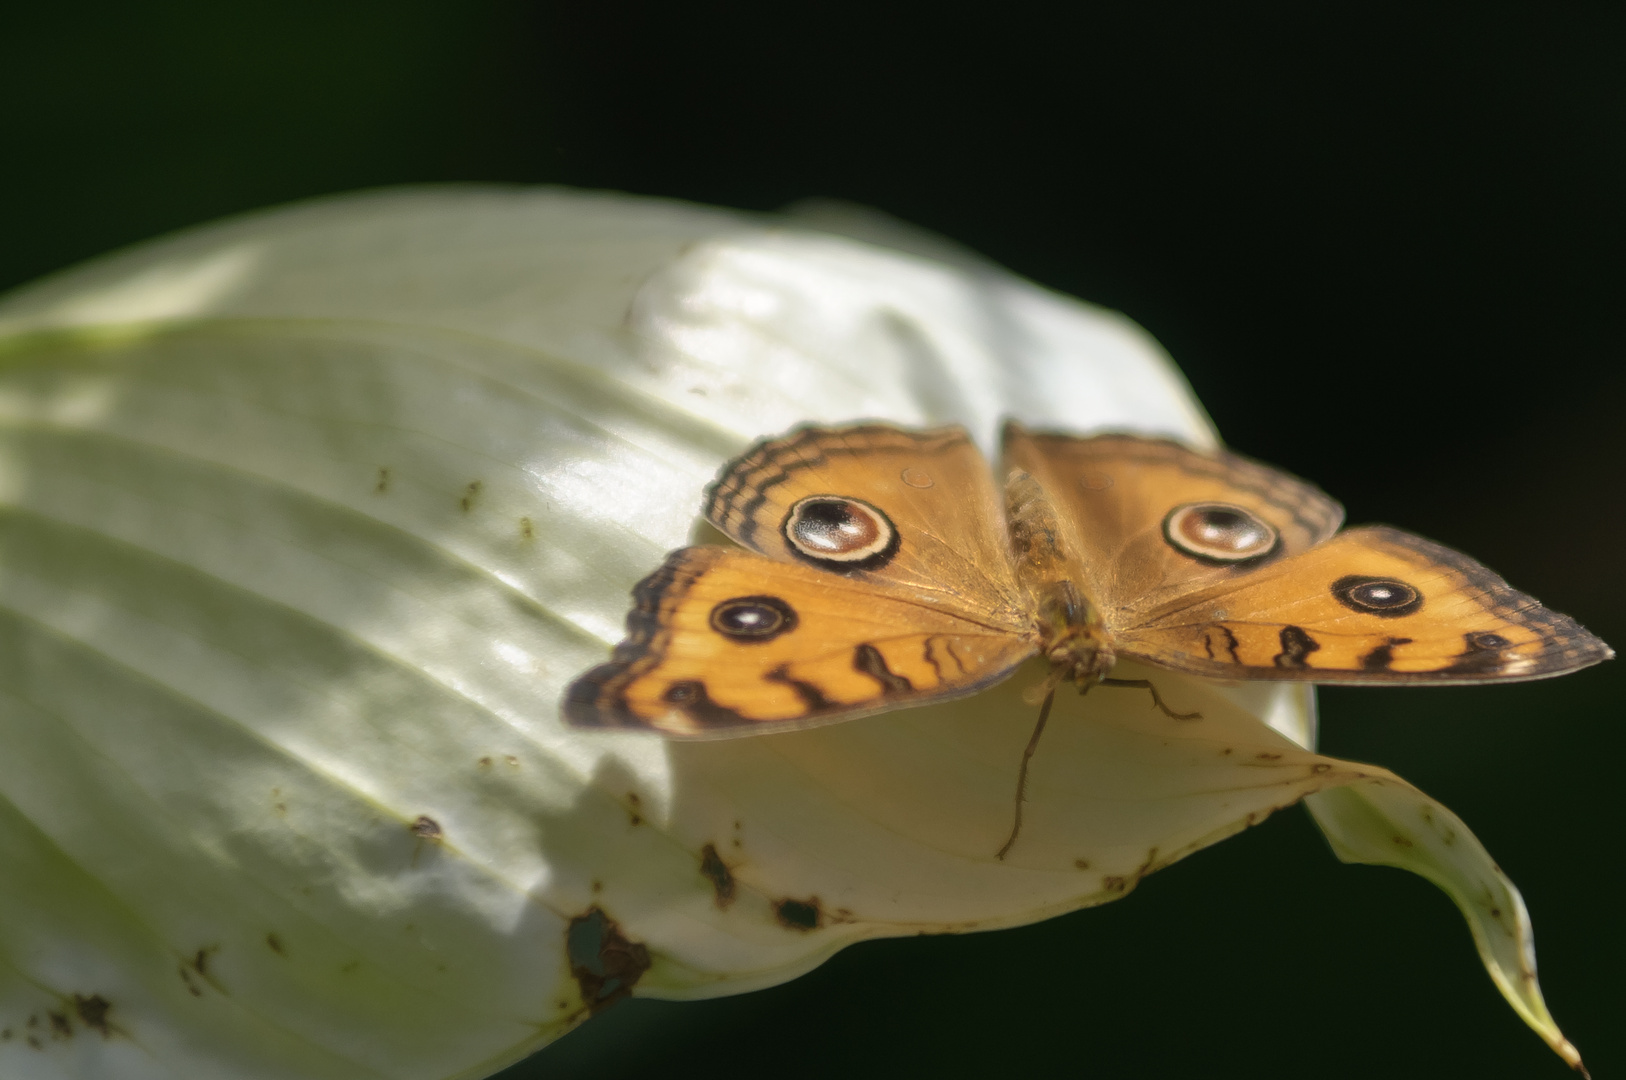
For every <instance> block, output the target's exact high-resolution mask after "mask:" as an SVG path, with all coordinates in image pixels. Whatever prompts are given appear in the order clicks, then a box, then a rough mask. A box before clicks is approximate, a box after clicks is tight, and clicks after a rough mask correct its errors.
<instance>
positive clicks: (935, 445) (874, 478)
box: [705, 424, 1031, 631]
mask: <svg viewBox="0 0 1626 1080" xmlns="http://www.w3.org/2000/svg"><path fill="white" fill-rule="evenodd" d="M819 496H832V497H839V498H848V499H855V500H862V503H863V504H864V506H863V507H860V508H859V510H860V512H867V511H866V510H865V507H867V508H868V510H877V511H879V512H880V513H881V515H882V519H881V523H882V525H883V527H884V526H891V527H893V528H895V529H896V542H895V544H894V545H893V547H892V549H891V550H886V549H885V548H884V547H883V548H882V549H880V550H879V551H877V552H876V553H875V557H872V558H868V559H865V560H858V561H854V562H850V563H839V562H833V561H826V560H822V559H819V558H817V557H812V558H810V557H809V556H808V554H807V553H806V552H804V551H802V550H799V549H798V548H797V547H796V545H795V544H794V543H793V542H792V536H791V534H790V532H789V531H788V530H789V529H790V527H791V520H792V513H793V510H794V508H795V507H796V506H797V505H798V504H799V503H802V501H803V500H808V499H815V498H817V497H819ZM804 505H805V504H804ZM705 514H706V518H707V520H709V521H710V522H711V523H712V524H713V525H715V526H717V528H718V529H720V530H722V532H724V533H725V534H727V535H728V536H730V537H732V538H733V539H734V540H736V541H738V542H739V543H740V544H743V545H744V546H745V547H748V548H750V549H752V550H753V551H758V552H760V553H762V554H763V555H766V556H767V557H768V558H770V559H774V560H777V561H781V562H796V563H802V564H804V565H813V566H816V567H818V568H819V569H823V570H826V571H833V572H836V573H841V574H843V575H844V576H846V577H849V578H850V579H852V580H854V581H871V582H875V583H877V584H892V585H899V586H905V587H907V588H909V589H911V590H912V591H914V592H915V593H916V594H917V595H918V596H919V597H920V598H921V599H922V600H924V601H927V602H938V603H943V604H946V605H949V606H952V607H955V608H956V609H958V610H961V611H966V612H972V613H976V614H977V616H978V617H980V618H985V619H987V620H990V621H993V622H996V623H1001V624H1004V625H1007V626H1010V627H1011V628H1012V629H1013V631H1016V630H1021V629H1025V628H1026V626H1027V625H1028V624H1029V622H1030V621H1031V620H1030V619H1029V618H1028V616H1027V613H1026V611H1025V609H1024V604H1023V601H1022V600H1021V598H1020V594H1019V593H1018V591H1017V588H1016V584H1015V580H1014V577H1013V574H1012V570H1011V565H1010V555H1009V550H1008V541H1007V539H1006V533H1005V524H1004V518H1003V513H1002V508H1001V503H1000V494H999V491H998V489H997V488H996V487H995V485H994V482H993V476H992V474H991V473H990V471H989V468H988V463H987V461H986V460H985V459H984V458H983V456H982V454H981V452H979V451H978V450H977V447H976V445H975V444H974V443H973V442H972V441H971V439H970V437H969V436H968V435H967V434H966V432H965V430H964V429H963V428H959V427H948V428H937V429H934V430H929V431H905V430H901V429H899V428H895V427H890V426H886V425H881V424H865V425H855V426H851V427H840V428H819V427H809V428H803V429H800V430H797V431H793V432H792V433H790V434H789V435H787V436H784V437H783V438H777V439H769V440H766V441H764V442H762V443H759V444H757V445H756V446H755V447H753V448H752V449H751V450H749V451H748V452H746V453H745V454H744V455H742V456H741V457H739V458H737V459H736V460H734V461H733V462H730V463H729V464H728V465H726V466H725V467H724V469H723V472H722V473H721V474H720V475H719V477H718V479H717V481H716V482H715V483H714V484H712V486H711V487H710V488H709V489H708V490H707V493H706V503H705Z"/></svg>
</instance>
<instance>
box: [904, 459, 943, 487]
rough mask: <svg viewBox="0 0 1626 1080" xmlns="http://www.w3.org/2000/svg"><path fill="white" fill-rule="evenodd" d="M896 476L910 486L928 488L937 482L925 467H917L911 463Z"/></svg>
mask: <svg viewBox="0 0 1626 1080" xmlns="http://www.w3.org/2000/svg"><path fill="white" fill-rule="evenodd" d="M898 478H899V479H900V480H902V481H903V482H904V483H905V484H908V485H909V486H910V487H912V488H929V487H931V486H932V485H933V484H935V483H936V482H937V481H935V480H933V479H932V474H931V473H929V472H927V471H926V470H925V469H917V468H915V467H914V466H913V465H911V466H909V467H908V468H906V469H904V470H903V472H901V473H899V474H898Z"/></svg>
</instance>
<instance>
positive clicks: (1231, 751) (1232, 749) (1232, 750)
mask: <svg viewBox="0 0 1626 1080" xmlns="http://www.w3.org/2000/svg"><path fill="white" fill-rule="evenodd" d="M1234 753H1236V747H1234V746H1227V747H1226V748H1225V749H1224V750H1221V751H1220V757H1224V756H1225V755H1227V754H1234Z"/></svg>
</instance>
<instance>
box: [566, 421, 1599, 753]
mask: <svg viewBox="0 0 1626 1080" xmlns="http://www.w3.org/2000/svg"><path fill="white" fill-rule="evenodd" d="M1003 458H1004V460H1003V463H1002V476H1003V479H1004V482H1003V484H998V483H996V482H995V478H994V474H993V472H992V471H991V470H990V469H989V467H988V465H987V463H986V461H985V460H984V459H983V457H982V455H981V454H980V453H979V452H978V450H977V449H976V447H975V445H974V444H973V443H972V442H971V440H970V438H969V437H968V436H967V434H966V433H965V432H964V431H963V430H962V429H959V428H941V429H935V430H928V431H909V430H904V429H901V428H896V427H891V426H888V425H878V424H870V425H854V426H849V427H838V428H824V427H808V428H804V429H800V430H797V431H794V432H792V433H790V434H789V435H786V436H783V437H781V438H776V439H770V440H766V441H764V442H762V443H759V444H758V445H756V446H755V447H753V448H752V449H751V450H749V451H748V452H746V453H745V454H743V455H741V456H740V457H739V458H737V459H735V460H734V461H732V462H730V463H728V464H727V465H726V466H725V467H724V468H723V470H722V472H721V473H720V474H719V477H718V480H717V481H716V482H715V483H714V484H713V485H712V486H711V487H710V488H709V489H708V491H707V495H706V500H705V515H706V517H707V519H708V520H709V521H710V522H711V523H712V524H713V525H715V526H716V527H717V528H718V529H720V530H721V531H722V532H723V533H725V534H726V535H727V536H729V537H730V538H731V539H733V540H734V541H736V542H737V543H738V544H739V545H740V546H741V548H744V549H745V550H740V549H733V548H725V547H718V546H702V547H691V548H684V549H681V550H679V551H676V552H673V553H672V554H671V555H670V556H668V558H667V560H666V563H665V565H663V566H662V567H661V568H660V569H659V570H657V571H656V572H655V573H654V574H652V575H651V576H650V577H648V578H646V579H645V580H644V581H643V582H641V583H640V584H639V585H638V586H637V588H636V589H635V590H634V594H633V595H634V600H635V604H634V608H633V610H632V612H631V613H630V614H629V615H628V620H627V626H628V634H627V639H626V640H625V641H623V642H622V643H621V644H620V645H619V646H617V648H616V650H615V654H614V656H613V657H612V658H611V661H610V662H609V663H608V664H604V665H600V666H599V667H597V668H594V669H593V670H592V671H590V672H588V673H586V674H585V675H583V676H582V677H581V678H580V679H578V680H577V681H576V682H575V683H574V684H573V685H572V686H571V688H570V690H569V691H568V693H567V695H566V700H565V703H564V712H565V715H566V717H567V719H569V720H570V721H571V722H572V723H575V724H578V725H581V726H590V727H623V728H635V729H643V730H650V731H656V732H660V733H661V734H664V735H667V736H670V737H689V738H717V737H728V736H734V735H742V734H751V733H758V732H765V731H774V730H785V729H794V728H800V727H806V726H809V725H811V724H817V723H827V722H833V721H837V720H846V719H850V718H853V717H857V716H862V715H866V714H869V713H874V712H879V711H882V710H886V709H892V708H897V707H901V706H907V705H918V704H925V703H928V702H931V701H939V700H945V699H948V698H954V697H961V696H965V695H967V694H971V693H975V692H977V691H978V690H981V689H983V688H985V687H987V686H989V685H992V684H993V683H995V682H998V681H1000V680H1001V679H1004V678H1005V677H1007V676H1008V675H1009V674H1010V673H1011V672H1012V671H1014V670H1015V668H1016V667H1017V666H1019V665H1020V664H1021V663H1022V662H1023V661H1025V660H1027V659H1028V658H1030V657H1032V656H1034V655H1035V654H1037V655H1040V656H1042V657H1044V658H1045V659H1046V660H1047V661H1048V662H1049V664H1050V665H1051V678H1050V680H1049V683H1050V685H1054V684H1055V683H1057V682H1060V681H1071V682H1074V683H1076V684H1077V685H1078V686H1079V687H1080V688H1081V689H1088V688H1089V687H1090V686H1091V685H1093V684H1095V683H1097V682H1101V681H1103V680H1108V673H1109V672H1110V671H1111V670H1112V667H1113V665H1114V663H1115V662H1116V661H1117V659H1118V657H1120V656H1129V657H1133V658H1135V659H1137V660H1140V661H1144V662H1147V663H1150V664H1153V665H1156V666H1161V667H1164V668H1168V669H1171V670H1176V671H1182V672H1186V673H1188V674H1193V675H1198V676H1204V677H1210V678H1220V679H1227V680H1236V679H1286V680H1298V681H1313V682H1347V683H1356V684H1377V683H1395V682H1403V683H1460V682H1491V681H1508V680H1517V679H1529V678H1541V677H1546V676H1550V675H1558V674H1563V673H1565V672H1568V671H1573V670H1576V669H1578V668H1581V667H1585V666H1586V665H1588V664H1591V663H1596V662H1598V661H1599V660H1602V659H1605V658H1607V657H1608V656H1610V655H1612V653H1611V652H1610V650H1609V649H1608V647H1607V646H1606V645H1604V644H1603V642H1601V641H1599V640H1598V639H1597V638H1595V637H1593V636H1592V635H1591V634H1589V633H1587V631H1586V630H1585V629H1583V628H1582V627H1581V626H1579V624H1577V623H1575V622H1574V620H1572V619H1569V618H1568V617H1566V616H1563V615H1559V614H1557V613H1555V612H1552V611H1549V610H1547V609H1546V608H1543V607H1542V606H1541V605H1540V604H1539V603H1537V602H1536V601H1535V600H1534V599H1532V598H1531V597H1528V596H1526V595H1524V594H1522V593H1519V592H1516V591H1515V590H1513V589H1511V588H1509V587H1508V586H1507V585H1506V583H1505V582H1503V581H1502V580H1501V579H1500V578H1498V577H1497V576H1496V575H1495V574H1493V573H1491V572H1490V571H1489V570H1487V569H1486V568H1484V567H1483V566H1480V565H1479V564H1478V563H1476V562H1474V561H1473V560H1472V559H1469V558H1468V557H1467V556H1465V555H1461V554H1460V553H1458V552H1454V551H1451V550H1450V549H1448V548H1444V547H1441V546H1439V545H1436V544H1433V543H1431V542H1430V541H1427V540H1423V539H1422V538H1420V537H1416V536H1412V535H1410V534H1407V533H1403V532H1401V531H1399V530H1395V529H1389V528H1385V527H1367V528H1361V529H1351V530H1346V531H1344V532H1339V531H1338V528H1339V525H1340V524H1341V522H1342V518H1343V511H1342V508H1341V507H1339V505H1338V504H1337V503H1336V502H1334V501H1333V500H1332V499H1330V498H1328V497H1327V496H1326V495H1325V494H1323V493H1322V492H1320V491H1319V490H1317V489H1316V488H1314V487H1313V486H1311V485H1309V484H1306V483H1304V482H1303V481H1300V480H1298V479H1296V478H1294V477H1291V476H1289V475H1287V474H1285V473H1282V472H1280V471H1278V470H1275V469H1271V468H1269V467H1268V466H1264V465H1260V464H1258V463H1256V462H1253V461H1250V460H1248V459H1246V458H1242V457H1240V456H1238V455H1234V454H1230V453H1227V452H1224V451H1209V452H1204V451H1199V450H1194V449H1191V448H1188V447H1185V446H1182V445H1180V444H1177V443H1173V442H1169V441H1166V440H1158V439H1146V438H1140V437H1136V436H1129V435H1103V436H1095V437H1092V438H1080V437H1076V436H1071V435H1061V434H1046V433H1031V432H1028V431H1025V430H1024V429H1022V428H1020V427H1018V426H1016V425H1009V426H1008V427H1007V429H1006V432H1005V438H1004V454H1003ZM1109 681H1110V680H1109Z"/></svg>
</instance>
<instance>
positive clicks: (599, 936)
mask: <svg viewBox="0 0 1626 1080" xmlns="http://www.w3.org/2000/svg"><path fill="white" fill-rule="evenodd" d="M565 955H566V956H567V957H568V958H569V960H570V974H571V975H573V976H575V979H576V985H577V986H579V987H580V988H581V994H582V1001H584V1002H586V1003H587V1009H588V1011H589V1012H594V1013H596V1012H598V1011H599V1010H601V1009H604V1008H607V1007H608V1006H610V1005H613V1004H614V1003H615V1002H617V1001H620V1000H621V999H622V998H624V997H626V996H627V995H628V994H631V993H632V988H633V987H634V986H636V985H637V983H638V979H639V978H640V977H641V976H642V975H643V973H644V972H646V971H648V970H649V949H648V948H646V947H645V946H644V944H643V943H642V942H638V941H630V940H628V939H627V936H626V935H625V934H623V933H622V932H621V928H620V927H619V926H617V925H616V923H615V920H613V919H611V918H610V917H609V916H608V915H606V914H604V912H603V910H602V909H600V908H598V907H591V908H588V909H587V913H586V914H585V915H578V916H576V917H575V918H574V919H571V920H570V925H569V926H567V927H565Z"/></svg>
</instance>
